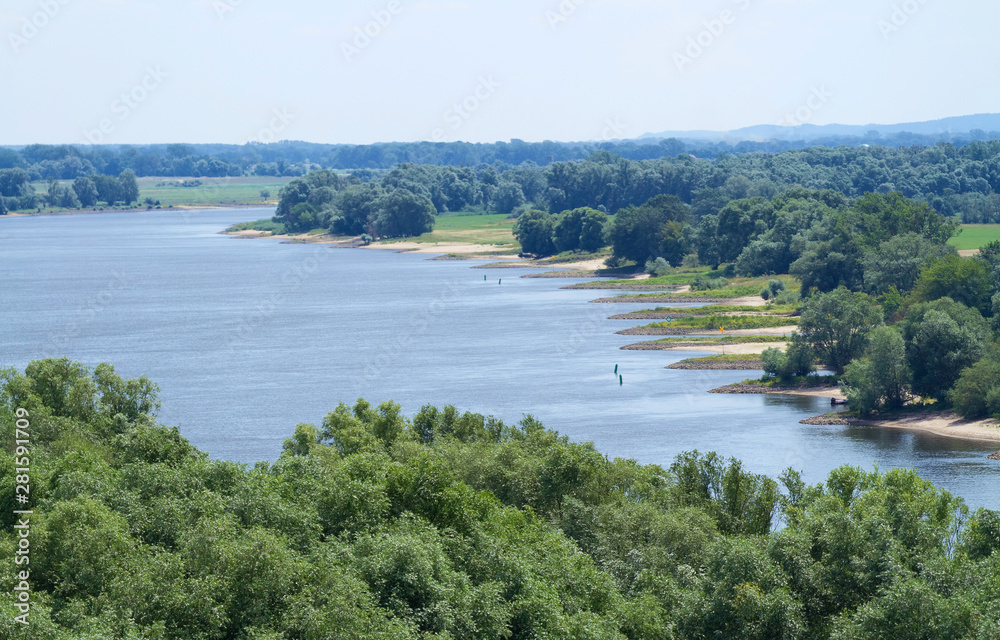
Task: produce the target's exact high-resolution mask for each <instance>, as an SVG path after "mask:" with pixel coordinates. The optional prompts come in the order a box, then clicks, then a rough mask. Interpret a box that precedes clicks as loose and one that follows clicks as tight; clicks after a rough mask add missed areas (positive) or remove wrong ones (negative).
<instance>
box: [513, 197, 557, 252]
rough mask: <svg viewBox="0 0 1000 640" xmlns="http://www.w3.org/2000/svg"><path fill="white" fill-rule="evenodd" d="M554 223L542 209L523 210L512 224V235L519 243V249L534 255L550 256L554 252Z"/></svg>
mask: <svg viewBox="0 0 1000 640" xmlns="http://www.w3.org/2000/svg"><path fill="white" fill-rule="evenodd" d="M554 233H555V223H554V222H553V220H552V216H551V215H550V214H548V213H545V212H544V211H539V210H537V209H532V210H530V211H525V212H524V213H522V214H521V215H520V217H518V219H517V222H516V223H515V224H514V237H515V238H517V241H518V242H520V243H521V251H522V252H524V253H530V254H532V255H536V256H550V255H552V254H554V253H555V252H556V245H555V242H554V241H553V240H552V236H553V234H554Z"/></svg>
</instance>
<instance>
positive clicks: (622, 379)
mask: <svg viewBox="0 0 1000 640" xmlns="http://www.w3.org/2000/svg"><path fill="white" fill-rule="evenodd" d="M624 384H625V378H623V377H622V376H621V374H619V375H618V386H619V387H621V386H623V385H624Z"/></svg>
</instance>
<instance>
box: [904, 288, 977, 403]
mask: <svg viewBox="0 0 1000 640" xmlns="http://www.w3.org/2000/svg"><path fill="white" fill-rule="evenodd" d="M899 326H900V327H901V328H902V331H903V337H904V338H905V339H906V357H907V360H908V362H909V364H910V370H911V371H912V372H913V390H914V391H915V392H916V393H918V394H920V395H923V396H929V397H932V398H937V399H938V400H944V399H946V398H947V397H948V391H949V390H950V389H951V388H952V386H954V384H955V382H956V381H957V380H958V378H959V376H961V374H962V371H963V370H964V369H966V368H967V367H970V366H972V365H973V364H975V363H976V362H978V361H979V360H980V359H981V358H982V357H983V355H984V353H985V352H986V345H987V344H988V342H989V338H990V331H989V326H988V325H987V323H986V320H985V319H984V318H983V316H982V314H980V313H979V311H977V310H976V309H970V308H969V307H967V306H965V305H964V304H962V303H961V302H956V301H954V300H952V299H951V298H941V299H939V300H935V301H933V302H925V303H922V304H917V305H914V306H913V307H911V308H910V310H909V312H908V313H907V314H906V317H905V318H904V319H903V321H902V322H901V323H900V325H899Z"/></svg>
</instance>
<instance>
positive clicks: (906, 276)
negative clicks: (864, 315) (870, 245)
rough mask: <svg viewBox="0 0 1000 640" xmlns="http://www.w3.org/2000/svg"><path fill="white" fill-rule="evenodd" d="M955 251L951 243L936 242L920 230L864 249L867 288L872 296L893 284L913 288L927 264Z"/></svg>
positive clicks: (902, 288) (904, 290)
mask: <svg viewBox="0 0 1000 640" xmlns="http://www.w3.org/2000/svg"><path fill="white" fill-rule="evenodd" d="M954 253H955V250H954V249H953V248H951V247H949V246H948V245H943V244H937V243H934V242H932V241H931V240H928V239H927V238H925V237H923V236H921V235H920V234H917V233H912V232H911V233H907V234H904V235H901V236H894V237H892V238H890V239H889V240H886V241H885V242H883V243H882V244H881V245H879V246H878V248H877V249H869V250H868V251H866V252H865V257H864V259H863V261H862V262H863V265H864V272H865V291H867V292H868V293H870V294H872V295H880V294H884V293H886V292H888V291H889V290H890V289H891V288H892V287H895V288H896V290H897V291H903V292H906V291H912V290H913V288H914V287H915V286H916V284H917V279H918V278H919V277H920V273H921V271H922V270H923V269H924V267H926V266H927V265H928V264H929V263H932V262H934V261H936V260H939V259H941V258H944V257H945V256H948V255H949V254H954Z"/></svg>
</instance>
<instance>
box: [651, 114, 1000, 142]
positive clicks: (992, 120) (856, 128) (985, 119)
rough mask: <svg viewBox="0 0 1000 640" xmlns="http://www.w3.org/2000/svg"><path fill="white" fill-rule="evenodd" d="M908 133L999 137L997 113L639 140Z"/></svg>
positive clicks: (785, 138) (804, 138) (760, 139)
mask: <svg viewBox="0 0 1000 640" xmlns="http://www.w3.org/2000/svg"><path fill="white" fill-rule="evenodd" d="M900 133H911V134H917V135H923V136H941V137H942V138H945V139H947V138H951V137H952V136H956V135H962V134H969V137H971V138H973V139H983V140H986V139H997V138H1000V114H998V113H984V114H979V115H972V116H956V117H953V118H942V119H940V120H928V121H927V122H907V123H903V124H867V125H848V124H827V125H813V124H803V125H799V126H795V127H782V126H778V125H767V124H765V125H756V126H752V127H744V128H742V129H736V130H733V131H663V132H660V133H647V134H645V135H644V136H642V137H641V138H640V139H661V140H665V139H669V138H676V139H678V140H682V141H685V142H689V141H690V142H725V143H730V144H736V143H739V142H746V141H749V142H764V141H770V140H775V141H778V140H780V141H802V142H814V141H818V140H825V139H830V138H870V139H871V140H872V142H874V143H877V142H879V141H880V140H879V139H880V138H881V137H889V136H896V135H897V134H900Z"/></svg>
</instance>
